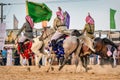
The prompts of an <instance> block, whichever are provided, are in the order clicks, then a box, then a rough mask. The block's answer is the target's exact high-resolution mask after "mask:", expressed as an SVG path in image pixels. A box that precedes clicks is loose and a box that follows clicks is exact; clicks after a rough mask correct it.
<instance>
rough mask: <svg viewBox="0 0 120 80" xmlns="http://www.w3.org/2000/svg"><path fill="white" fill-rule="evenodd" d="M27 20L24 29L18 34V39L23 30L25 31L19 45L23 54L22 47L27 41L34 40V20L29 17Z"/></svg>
mask: <svg viewBox="0 0 120 80" xmlns="http://www.w3.org/2000/svg"><path fill="white" fill-rule="evenodd" d="M25 19H26V22H25V23H24V24H23V26H22V28H21V29H20V30H19V32H18V34H17V37H18V36H19V35H20V34H21V32H22V31H23V30H24V31H25V32H24V35H23V36H21V37H20V38H19V39H18V44H19V45H20V49H21V50H20V52H21V53H22V52H23V48H22V45H23V44H24V42H25V41H26V40H28V41H30V40H32V39H33V28H34V23H33V20H32V18H31V17H30V16H28V15H27V16H26V17H25Z"/></svg>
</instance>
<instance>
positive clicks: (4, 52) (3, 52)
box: [2, 47, 7, 66]
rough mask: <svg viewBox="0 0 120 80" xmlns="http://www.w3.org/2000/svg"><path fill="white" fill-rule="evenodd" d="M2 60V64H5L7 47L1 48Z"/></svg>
mask: <svg viewBox="0 0 120 80" xmlns="http://www.w3.org/2000/svg"><path fill="white" fill-rule="evenodd" d="M2 61H3V65H4V66H5V65H6V61H7V48H6V47H4V48H3V50H2Z"/></svg>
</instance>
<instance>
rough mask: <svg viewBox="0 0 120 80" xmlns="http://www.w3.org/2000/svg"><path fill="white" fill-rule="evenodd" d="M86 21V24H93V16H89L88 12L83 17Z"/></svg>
mask: <svg viewBox="0 0 120 80" xmlns="http://www.w3.org/2000/svg"><path fill="white" fill-rule="evenodd" d="M85 21H86V23H88V24H94V20H93V18H92V17H91V16H90V13H88V16H87V17H86V19H85Z"/></svg>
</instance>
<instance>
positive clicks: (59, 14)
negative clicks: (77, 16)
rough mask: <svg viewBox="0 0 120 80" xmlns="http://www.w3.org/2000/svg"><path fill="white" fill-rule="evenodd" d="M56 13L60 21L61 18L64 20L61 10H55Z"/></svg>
mask: <svg viewBox="0 0 120 80" xmlns="http://www.w3.org/2000/svg"><path fill="white" fill-rule="evenodd" d="M56 15H57V16H59V18H60V19H61V21H62V22H63V20H64V15H63V13H62V11H57V12H56Z"/></svg>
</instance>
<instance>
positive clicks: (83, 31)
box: [82, 24, 86, 34]
mask: <svg viewBox="0 0 120 80" xmlns="http://www.w3.org/2000/svg"><path fill="white" fill-rule="evenodd" d="M85 31H86V24H85V26H84V29H83V30H82V34H84V33H85Z"/></svg>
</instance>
